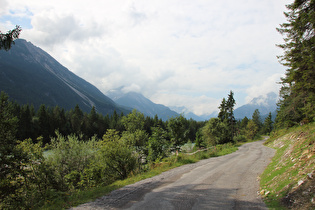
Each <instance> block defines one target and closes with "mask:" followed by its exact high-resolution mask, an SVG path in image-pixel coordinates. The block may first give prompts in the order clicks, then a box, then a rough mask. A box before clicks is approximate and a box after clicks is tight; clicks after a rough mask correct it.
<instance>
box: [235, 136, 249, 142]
mask: <svg viewBox="0 0 315 210" xmlns="http://www.w3.org/2000/svg"><path fill="white" fill-rule="evenodd" d="M233 141H234V142H235V143H237V142H246V136H245V135H237V136H234V138H233Z"/></svg>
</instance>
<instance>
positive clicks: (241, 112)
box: [234, 92, 278, 119]
mask: <svg viewBox="0 0 315 210" xmlns="http://www.w3.org/2000/svg"><path fill="white" fill-rule="evenodd" d="M277 100H278V96H277V94H276V93H274V92H270V93H268V94H267V95H262V96H258V97H256V98H254V99H252V100H251V102H250V103H248V104H245V105H243V106H241V107H239V108H237V109H235V111H234V116H235V118H236V119H243V118H244V117H247V118H251V117H252V115H253V113H254V111H255V110H256V109H258V110H259V112H260V115H261V116H264V115H267V114H269V112H271V113H275V112H276V109H277Z"/></svg>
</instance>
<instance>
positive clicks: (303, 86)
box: [276, 0, 315, 127]
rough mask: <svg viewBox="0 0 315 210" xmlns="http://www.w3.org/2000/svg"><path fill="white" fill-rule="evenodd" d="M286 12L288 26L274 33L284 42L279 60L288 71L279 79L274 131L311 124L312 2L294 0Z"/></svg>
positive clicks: (314, 116) (314, 76) (314, 115)
mask: <svg viewBox="0 0 315 210" xmlns="http://www.w3.org/2000/svg"><path fill="white" fill-rule="evenodd" d="M287 8H288V10H289V11H288V12H286V13H284V14H285V16H286V18H287V21H288V22H287V23H283V24H281V25H280V26H281V27H280V28H278V29H277V30H278V31H279V32H280V33H281V34H282V35H283V36H284V41H285V43H284V44H281V45H279V47H281V48H282V49H283V50H284V55H283V56H279V59H280V61H281V62H282V64H283V65H284V66H287V67H288V68H287V70H286V74H285V77H284V78H281V84H282V87H281V90H280V97H281V100H280V102H279V109H278V114H277V118H276V124H277V127H290V126H293V125H295V124H298V123H301V122H302V123H306V122H310V121H314V120H315V29H314V28H315V18H314V17H315V1H313V0H295V1H294V2H293V3H291V4H289V5H287Z"/></svg>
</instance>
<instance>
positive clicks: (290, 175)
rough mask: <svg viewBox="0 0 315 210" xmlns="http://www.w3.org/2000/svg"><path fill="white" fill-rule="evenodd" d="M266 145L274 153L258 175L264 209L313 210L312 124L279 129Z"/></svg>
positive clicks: (314, 135) (314, 133)
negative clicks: (274, 151) (259, 175)
mask: <svg viewBox="0 0 315 210" xmlns="http://www.w3.org/2000/svg"><path fill="white" fill-rule="evenodd" d="M265 144H266V145H267V146H269V147H272V148H274V149H276V150H277V151H276V154H275V156H274V157H273V159H272V162H271V163H270V164H269V165H268V167H267V168H266V170H265V171H264V172H263V174H262V175H261V181H260V186H261V191H260V194H261V195H262V196H263V198H264V201H265V203H266V204H267V206H268V207H269V208H271V209H287V208H293V209H315V197H314V192H315V177H314V176H315V171H314V169H315V124H314V123H313V124H308V125H304V126H298V127H294V128H290V129H283V130H278V131H276V132H274V133H273V134H272V136H271V138H270V139H269V140H268V141H267V142H266V143H265Z"/></svg>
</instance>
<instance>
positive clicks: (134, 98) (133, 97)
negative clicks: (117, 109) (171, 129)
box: [106, 86, 179, 120]
mask: <svg viewBox="0 0 315 210" xmlns="http://www.w3.org/2000/svg"><path fill="white" fill-rule="evenodd" d="M123 88H124V87H123V86H121V87H119V88H117V89H114V90H110V91H108V92H107V93H106V95H107V96H109V97H110V98H111V99H112V100H114V101H115V102H116V103H117V104H119V105H122V106H124V107H131V108H133V109H137V110H138V111H140V112H142V113H143V114H144V115H146V116H149V117H154V116H155V115H158V117H159V118H161V119H162V120H167V119H169V118H170V117H176V116H179V114H178V113H177V112H175V111H172V110H171V109H170V108H168V107H166V106H164V105H162V104H155V103H153V102H152V101H150V100H149V99H148V98H146V97H144V96H143V95H142V94H141V93H136V92H132V91H131V92H127V93H124V92H123Z"/></svg>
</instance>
